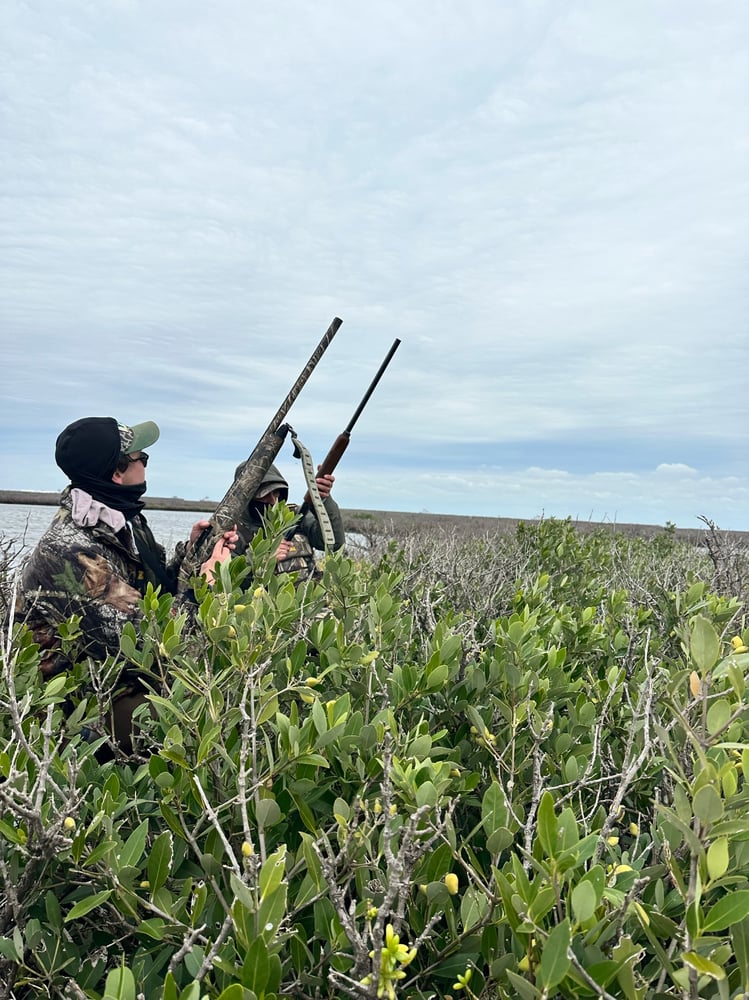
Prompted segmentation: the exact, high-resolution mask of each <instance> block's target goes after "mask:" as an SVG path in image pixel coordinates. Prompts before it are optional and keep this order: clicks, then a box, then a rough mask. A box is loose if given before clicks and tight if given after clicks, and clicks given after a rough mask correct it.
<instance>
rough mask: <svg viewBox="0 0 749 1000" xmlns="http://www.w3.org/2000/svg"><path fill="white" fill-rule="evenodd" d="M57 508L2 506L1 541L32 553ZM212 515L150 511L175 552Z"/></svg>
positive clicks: (155, 529)
mask: <svg viewBox="0 0 749 1000" xmlns="http://www.w3.org/2000/svg"><path fill="white" fill-rule="evenodd" d="M56 510H57V507H38V506H35V505H33V506H32V505H28V506H27V505H26V504H11V503H2V504H0V541H2V540H3V539H5V540H7V539H11V540H12V541H13V543H14V544H15V545H16V546H17V547H18V549H19V552H18V554H19V555H21V556H22V555H23V554H24V553H25V552H29V551H30V550H31V549H33V547H34V546H35V545H36V543H37V541H38V540H39V538H40V537H41V535H43V534H44V532H45V531H46V530H47V528H48V527H49V523H50V521H51V520H52V518H53V517H54V516H55V512H56ZM208 516H209V515H208V514H207V513H205V514H201V513H199V512H195V511H193V510H150V511H148V512H147V513H146V517H147V518H148V523H149V524H150V526H151V529H152V530H153V533H154V535H155V536H156V540H157V541H159V542H161V544H162V545H163V546H164V547H165V548H166V550H167V552H168V553H169V554H170V555H171V551H172V549H173V548H174V546H175V545H176V544H177V542H179V541H183V540H184V539H186V538H187V537H188V536H189V534H190V528H191V527H192V526H193V524H195V522H196V521H202V520H204V519H205V518H207V517H208Z"/></svg>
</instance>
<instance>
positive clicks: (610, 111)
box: [0, 0, 749, 520]
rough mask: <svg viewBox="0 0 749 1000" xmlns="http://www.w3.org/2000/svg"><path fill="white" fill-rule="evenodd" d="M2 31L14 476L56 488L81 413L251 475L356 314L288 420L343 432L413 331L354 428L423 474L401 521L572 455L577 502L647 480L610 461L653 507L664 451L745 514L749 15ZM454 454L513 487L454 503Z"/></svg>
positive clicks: (10, 8) (111, 14) (4, 316)
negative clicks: (284, 405)
mask: <svg viewBox="0 0 749 1000" xmlns="http://www.w3.org/2000/svg"><path fill="white" fill-rule="evenodd" d="M1 16H2V25H1V26H2V29H3V38H4V47H5V50H6V51H5V59H4V90H5V109H6V117H5V125H4V132H5V135H4V139H5V140H6V141H5V142H4V143H3V149H2V151H1V152H0V157H1V160H0V162H1V163H2V168H3V177H4V187H3V192H2V195H1V196H2V198H3V211H2V213H1V214H0V241H2V244H1V245H2V254H1V255H0V329H2V331H3V334H2V336H3V348H4V370H3V393H2V400H0V441H1V442H2V443H0V460H2V461H3V465H4V468H5V470H6V483H7V485H8V486H11V485H13V486H34V485H37V483H39V484H41V481H42V480H46V479H47V478H48V477H49V475H50V471H49V470H48V469H47V467H46V463H47V462H48V456H49V453H50V449H51V442H53V441H54V437H55V436H56V434H57V432H58V431H59V429H60V428H61V427H62V426H63V425H64V424H65V423H66V422H67V421H69V420H72V419H75V418H76V417H77V416H80V415H81V412H80V410H81V407H82V406H85V407H86V408H87V409H88V410H89V412H99V413H104V412H115V411H116V413H117V414H123V415H127V416H129V417H131V419H135V417H136V416H137V415H138V414H139V413H143V414H146V415H148V416H150V415H153V416H154V417H155V418H156V419H158V420H159V422H160V423H162V424H163V425H164V429H165V435H164V436H165V438H166V437H167V434H168V433H172V434H173V435H174V438H173V440H175V442H176V443H181V442H182V441H183V440H187V439H189V440H190V442H191V458H193V459H196V460H200V459H202V460H203V461H206V462H207V461H208V456H210V455H215V454H216V453H217V452H218V453H220V460H223V458H224V455H227V456H228V455H229V454H231V455H236V453H237V452H239V454H238V455H237V460H238V458H239V457H241V456H242V453H243V451H244V449H245V447H246V443H247V441H248V440H250V441H251V440H252V438H253V436H257V435H258V434H259V433H260V432H261V431H262V430H263V429H264V427H265V426H266V424H267V422H268V420H269V418H270V416H271V414H272V413H273V411H274V410H275V408H276V406H277V405H278V402H279V401H280V399H281V398H282V397H283V395H285V393H286V391H287V390H288V388H289V386H290V385H291V382H292V381H293V379H294V378H295V377H296V374H297V371H298V369H299V367H301V365H302V364H303V362H304V361H305V360H306V358H307V356H308V354H309V353H310V351H311V349H312V347H313V346H314V344H315V343H316V341H317V339H318V338H319V336H320V335H321V334H322V332H323V330H324V329H325V327H326V326H327V324H328V322H329V321H330V319H331V318H332V317H333V315H335V314H338V315H341V316H342V317H343V319H344V320H345V323H344V327H343V328H342V330H341V333H340V334H339V335H338V338H337V340H336V342H335V344H334V345H333V346H332V347H331V349H330V351H329V353H328V355H327V356H326V358H325V359H324V362H323V363H321V365H320V367H319V369H318V371H317V372H315V375H314V376H313V380H311V381H310V385H309V386H308V388H307V389H306V390H305V393H304V395H303V396H302V398H301V399H300V400H299V402H298V404H297V405H296V406H295V408H294V420H295V422H298V424H299V426H298V427H297V429H298V430H299V432H300V435H301V436H302V437H303V438H304V432H305V431H306V433H307V435H311V436H312V438H313V440H317V441H327V439H332V436H334V435H335V434H336V433H337V432H338V431H339V430H340V429H341V428H342V426H344V425H345V423H346V421H347V420H348V417H349V416H350V414H351V412H352V411H353V409H354V407H355V405H356V403H357V402H358V397H359V395H360V394H361V392H362V391H363V389H364V387H366V385H367V383H368V380H369V378H370V377H371V374H373V372H374V370H375V369H376V367H377V365H378V364H379V360H380V359H381V357H382V356H383V355H384V353H385V352H386V350H387V348H388V347H389V345H390V343H391V342H392V338H393V337H394V336H399V337H401V338H402V340H403V344H402V346H401V349H400V351H399V354H398V356H397V358H396V360H395V362H394V364H393V367H392V370H391V371H389V372H388V375H387V378H386V379H385V380H384V381H383V383H382V385H381V387H380V388H379V389H378V392H377V395H376V397H375V398H374V400H373V402H372V410H371V411H368V413H367V418H366V420H363V421H362V438H361V440H362V443H364V442H366V453H367V454H368V455H372V454H374V453H385V454H387V453H393V452H396V453H397V456H398V458H399V460H400V461H401V462H406V461H407V460H410V461H412V462H413V463H414V464H413V466H412V467H413V469H414V474H416V471H415V470H416V469H417V468H418V465H417V464H416V462H417V458H416V457H415V456H418V455H419V454H428V455H429V456H430V458H429V460H430V462H431V463H432V468H431V469H430V470H426V473H425V474H426V475H427V478H425V479H424V480H422V488H423V490H425V491H426V496H423V497H419V498H418V499H416V498H413V499H408V498H407V497H406V496H404V497H403V501H402V502H403V503H406V502H412V503H417V504H418V506H417V507H416V509H421V508H422V507H425V506H426V507H430V506H433V507H435V508H436V507H438V506H440V505H443V504H445V503H452V504H456V505H458V507H459V510H460V511H464V512H466V513H470V512H472V510H473V508H478V507H482V508H486V507H487V506H489V505H491V503H492V502H493V498H494V491H495V489H496V488H497V487H498V485H499V486H501V487H502V489H507V490H511V491H512V493H513V495H514V494H516V493H518V490H520V491H521V492H520V502H521V503H522V502H525V503H527V505H528V506H529V507H534V506H535V505H536V496H535V492H534V490H535V489H536V488H537V484H536V483H535V482H534V481H533V478H532V476H530V477H529V476H528V475H526V474H525V473H524V472H523V471H522V470H523V469H525V468H527V466H528V465H529V464H530V463H538V464H540V465H542V466H543V465H546V464H549V465H558V466H561V468H562V469H568V470H569V471H568V472H565V473H564V476H567V477H568V480H567V482H568V486H569V490H570V491H571V492H564V493H561V494H560V501H559V502H560V503H562V504H563V505H564V504H565V503H567V504H570V505H572V506H579V505H583V504H584V503H586V502H587V498H588V497H589V496H590V495H591V493H590V490H592V489H594V488H595V489H596V490H599V491H600V490H602V491H603V496H604V499H605V500H606V502H607V503H608V501H609V498H610V499H611V503H612V505H613V504H614V503H615V501H616V495H615V491H616V489H620V490H622V491H625V490H626V491H627V492H623V493H622V495H621V499H622V503H624V502H625V497H628V496H630V493H631V494H632V496H634V495H635V487H631V489H630V486H629V485H627V483H628V482H629V481H628V480H627V481H626V482H624V483H623V482H622V481H621V480H618V479H616V478H612V479H610V480H608V479H607V480H606V483H605V484H604V485H601V484H600V483H599V484H598V485H595V484H594V480H593V477H594V476H595V475H596V473H601V474H603V475H604V476H612V475H614V474H616V473H617V472H620V473H623V474H624V475H625V477H626V475H628V473H627V472H626V470H628V469H631V470H633V472H632V474H633V475H635V476H636V477H641V476H645V479H644V480H643V481H642V485H641V491H642V493H643V496H645V500H643V503H644V504H645V509H646V510H652V511H653V512H654V513H653V516H655V512H658V513H660V510H661V507H659V506H658V505H657V504H656V502H655V501H654V500H650V499H647V497H646V494H647V491H648V490H649V489H652V488H654V487H655V482H654V474H652V473H646V472H645V471H644V468H645V467H646V468H648V469H656V468H657V467H658V468H659V469H660V471H659V472H658V473H657V477H658V483H659V488H662V487H663V483H662V480H663V479H665V478H666V476H668V477H671V478H672V479H678V478H679V476H680V475H681V474H682V472H684V470H685V468H691V469H693V470H695V471H694V472H693V473H690V474H689V475H691V476H692V480H694V481H695V482H696V483H698V484H702V485H701V487H700V488H701V489H704V491H705V493H704V496H705V500H706V501H709V500H710V499H711V498H712V497H713V494H714V492H715V491H717V492H715V495H716V497H717V494H718V493H719V492H721V491H720V490H717V487H715V488H714V486H713V479H714V480H715V482H722V483H723V488H721V489H722V492H723V493H724V494H725V498H726V499H727V501H728V502H729V504H730V505H731V508H730V509H731V510H733V509H734V507H737V509H738V507H739V506H740V503H741V502H743V494H741V493H740V488H739V486H737V485H736V483H735V481H734V478H735V477H734V473H736V471H737V470H738V468H739V462H740V458H741V455H742V454H743V451H744V450H745V449H744V442H745V435H746V415H747V410H746V403H745V398H746V393H745V388H744V382H745V372H746V353H747V340H746V328H747V327H746V320H747V305H748V301H747V295H746V290H745V270H746V257H747V231H748V229H749V226H748V225H747V223H748V221H749V219H748V211H747V205H749V197H748V196H749V181H748V180H747V177H749V170H748V169H747V168H748V167H749V162H747V161H748V160H749V146H748V145H747V143H746V141H745V138H744V135H745V115H746V108H745V105H746V101H745V98H746V93H747V91H748V89H749V69H748V68H747V67H749V59H748V58H747V56H748V55H749V52H747V48H749V46H747V43H746V38H747V28H749V9H745V8H744V7H743V6H741V5H736V4H733V3H728V2H718V3H715V4H711V5H710V6H709V7H705V6H704V4H702V3H698V2H697V0H686V2H685V3H683V4H681V5H679V7H678V9H677V8H675V7H673V8H667V7H665V6H663V5H653V4H651V3H649V2H646V0H633V2H632V3H630V4H627V5H626V7H617V6H615V5H611V4H608V5H606V4H601V5H597V6H591V5H589V4H587V3H582V2H573V3H570V4H567V5H565V6H564V8H560V7H559V5H558V4H557V3H553V2H551V0H546V2H541V3H535V2H533V3H531V2H530V0H529V2H523V0H514V2H512V3H509V4H497V3H494V2H492V0H478V2H477V3H475V4H469V5H466V4H462V3H457V2H448V0H446V2H444V3H439V4H436V5H435V4H434V3H431V2H430V3H427V2H426V0H417V2H415V3H413V4H409V5H406V6H405V7H404V6H403V5H402V4H396V3H395V2H394V0H384V2H383V3H381V4H379V5H377V6H375V7H369V8H366V9H362V8H360V7H358V6H353V7H352V6H351V5H348V4H343V3H340V2H336V0H323V2H322V3H319V4H317V5H315V6H314V7H311V6H309V5H307V4H303V3H301V2H292V0H286V2H283V0H282V2H281V3H279V4H274V5H260V6H258V5H249V4H245V3H240V2H237V0H217V2H216V3H214V4H212V5H209V6H206V5H201V4H197V3H195V2H194V0H181V2H180V3H179V4H178V3H176V2H174V0H168V2H165V3H160V4H157V5H154V4H146V3H145V2H137V0H132V2H125V0H122V2H114V0H103V2H102V3H100V4H95V5H92V4H90V3H87V2H84V0H69V2H67V3H66V4H65V5H64V6H62V7H60V6H57V7H56V6H53V5H47V4H40V3H37V2H34V3H21V2H20V0H9V2H8V3H6V4H5V5H4V7H3V13H2V15H1ZM295 426H296V423H295ZM457 445H462V446H464V447H465V448H466V449H467V450H468V451H471V454H473V451H472V449H473V448H474V447H479V446H483V447H485V448H486V449H487V450H490V451H491V453H492V456H493V457H496V456H505V455H506V454H508V453H509V454H511V457H509V458H507V462H506V464H507V466H508V468H510V467H511V468H513V469H514V470H515V473H516V474H517V475H518V480H517V482H516V483H515V484H514V485H510V484H509V483H507V482H505V481H504V480H502V481H501V483H499V484H497V483H495V482H494V480H485V479H483V478H482V477H481V476H478V477H477V478H472V479H471V482H472V483H473V484H474V487H473V488H472V489H471V490H470V491H468V492H466V491H464V490H460V489H455V488H453V486H452V485H451V484H452V480H450V479H449V478H447V479H446V478H445V476H444V469H443V468H442V467H441V464H440V462H439V457H438V456H439V450H440V448H441V447H444V448H445V449H447V450H450V449H452V448H453V447H454V446H457ZM323 447H325V445H321V446H319V447H318V448H317V449H316V450H320V448H323ZM522 450H524V452H525V454H523V455H522V456H520V452H521V451H522ZM551 452H554V454H553V455H552V454H551ZM167 454H168V455H169V457H167ZM586 454H587V455H588V456H589V457H588V460H587V463H586V461H585V455H586ZM643 454H645V455H646V458H645V459H643V458H641V456H642V455H643ZM521 457H522V460H521ZM27 459H28V464H25V463H26V460H27ZM164 461H165V462H166V463H168V464H167V465H166V467H165V470H164V471H165V478H168V477H169V476H171V477H172V479H173V480H174V481H176V482H183V483H184V485H181V486H180V490H184V491H185V492H187V493H188V494H190V493H193V492H194V490H193V489H191V488H190V481H189V479H188V478H186V476H185V472H184V470H183V468H182V467H181V465H180V462H179V459H178V457H177V456H176V452H175V453H172V452H169V453H165V458H164ZM377 461H381V459H380V458H379V457H378V458H377ZM472 462H473V458H471V459H470V460H469V463H472ZM22 463H23V464H22ZM191 467H192V468H193V470H194V471H195V475H196V480H195V482H196V486H195V489H196V490H197V489H198V485H197V476H198V473H197V468H198V467H197V466H195V465H192V464H191ZM203 468H205V470H206V471H210V468H211V467H210V465H205V466H203ZM232 468H233V466H232ZM607 469H608V470H610V471H609V472H607V471H606V470H607ZM666 469H668V472H666V471H665V470H666ZM697 470H700V471H697ZM216 471H217V474H218V476H219V481H221V480H220V477H221V475H223V471H222V470H216ZM464 471H465V470H464V469H462V468H461V473H463V472H464ZM51 474H53V475H54V469H53V470H51ZM544 475H545V476H547V477H548V476H549V475H550V473H548V472H547V473H545V474H544ZM22 476H23V477H25V478H23V479H21V477H22ZM587 477H590V479H589V478H587ZM387 479H388V476H387V474H386V471H385V467H384V466H383V467H382V468H381V475H379V476H377V475H375V476H374V477H373V480H374V482H373V484H372V490H373V493H374V496H376V497H381V493H382V492H385V493H386V492H387V489H385V490H382V489H381V487H380V486H379V485H377V484H378V482H386V481H387ZM10 480H12V482H11V481H10ZM554 481H555V482H556V479H554ZM638 481H639V479H638ZM366 482H369V480H364V481H363V482H362V483H361V485H359V486H357V488H356V492H357V496H359V495H360V494H361V493H362V492H363V491H364V483H366ZM690 482H691V480H690ZM517 483H520V484H522V485H521V486H518V485H517ZM693 485H694V484H693ZM176 488H177V487H176V486H175V489H176ZM203 489H204V486H203V482H202V481H201V482H200V492H202V490H203ZM523 490H525V491H526V492H525V493H523V492H522V491H523ZM566 490H567V487H565V491H566ZM482 491H485V493H484V492H482ZM575 491H577V492H575ZM168 492H169V493H172V492H174V490H168ZM218 492H220V490H219V489H218V488H210V489H208V493H211V494H214V495H215V494H216V493H218ZM409 496H410V495H409ZM576 497H577V498H578V499H575V498H576ZM667 499H668V497H665V498H664V502H666V500H667ZM683 499H684V501H685V502H690V501H689V495H687V496H686V497H685V498H683ZM698 499H700V494H698V495H697V496H696V497H695V500H694V501H693V502H695V503H696V502H697V500H698ZM383 502H385V501H384V500H383V499H379V500H378V503H383ZM627 502H629V501H627ZM673 502H674V504H679V505H681V502H682V501H681V499H680V498H679V496H678V495H675V496H674V498H673ZM716 502H717V500H716ZM721 502H722V501H721ZM356 505H357V506H360V505H365V506H377V504H376V503H374V502H372V503H370V504H362V503H361V501H360V500H357V501H356ZM388 506H389V507H390V508H391V509H392V506H393V505H392V504H388ZM685 516H686V515H685ZM690 516H691V515H690ZM737 516H739V515H737ZM659 520H664V518H661V517H659Z"/></svg>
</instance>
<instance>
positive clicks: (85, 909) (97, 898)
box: [65, 889, 113, 924]
mask: <svg viewBox="0 0 749 1000" xmlns="http://www.w3.org/2000/svg"><path fill="white" fill-rule="evenodd" d="M112 892H113V890H112V889H104V891H103V892H95V893H94V894H93V896H86V898H85V899H79V900H78V902H77V903H76V904H75V905H74V906H71V908H70V910H69V911H68V914H67V916H66V917H65V923H66V924H68V923H70V921H71V920H77V919H78V918H79V917H85V915H86V914H87V913H90V912H91V910H95V909H96V907H97V906H100V905H101V904H102V903H103V902H104V901H105V900H107V899H109V897H110V896H111V895H112Z"/></svg>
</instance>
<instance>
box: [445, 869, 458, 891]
mask: <svg viewBox="0 0 749 1000" xmlns="http://www.w3.org/2000/svg"><path fill="white" fill-rule="evenodd" d="M444 883H445V888H446V889H447V891H448V892H449V893H450V895H451V896H454V895H455V893H456V892H457V891H458V887H459V883H458V876H457V875H456V874H455V872H448V873H447V875H445V878H444Z"/></svg>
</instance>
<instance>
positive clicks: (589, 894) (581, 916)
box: [572, 882, 598, 924]
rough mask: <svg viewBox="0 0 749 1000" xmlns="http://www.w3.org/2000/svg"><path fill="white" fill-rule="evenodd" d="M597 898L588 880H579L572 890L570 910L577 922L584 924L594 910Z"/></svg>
mask: <svg viewBox="0 0 749 1000" xmlns="http://www.w3.org/2000/svg"><path fill="white" fill-rule="evenodd" d="M597 906H598V899H597V898H596V890H595V888H594V886H593V885H592V884H591V883H590V882H579V883H578V884H577V885H576V886H575V888H574V889H573V890H572V912H573V913H574V914H575V919H576V920H577V922H578V923H580V924H584V923H585V921H586V920H590V918H591V917H592V916H593V914H594V913H595V912H596V907H597Z"/></svg>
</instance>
